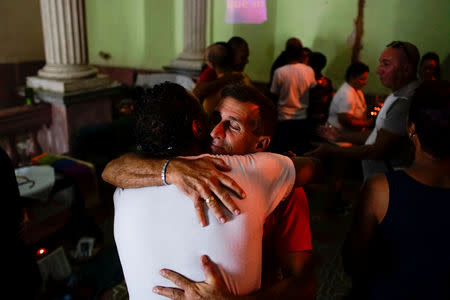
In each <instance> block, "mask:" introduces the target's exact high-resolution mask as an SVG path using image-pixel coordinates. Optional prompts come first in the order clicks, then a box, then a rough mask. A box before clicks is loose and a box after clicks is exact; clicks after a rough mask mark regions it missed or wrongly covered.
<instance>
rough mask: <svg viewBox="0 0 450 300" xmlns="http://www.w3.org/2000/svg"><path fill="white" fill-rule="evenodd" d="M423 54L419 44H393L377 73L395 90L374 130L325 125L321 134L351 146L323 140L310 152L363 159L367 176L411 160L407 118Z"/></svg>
mask: <svg viewBox="0 0 450 300" xmlns="http://www.w3.org/2000/svg"><path fill="white" fill-rule="evenodd" d="M419 59H420V55H419V50H418V49H417V47H416V46H414V45H413V44H411V43H408V42H402V41H393V42H391V43H389V44H388V45H387V46H386V48H385V49H384V51H383V52H382V53H381V55H380V58H379V62H380V64H379V66H378V68H377V73H378V75H379V77H380V80H381V83H382V84H383V85H384V86H385V87H387V88H389V89H390V90H391V91H392V93H391V94H390V95H389V96H388V97H387V98H386V100H385V101H384V105H383V107H382V108H381V110H380V112H379V113H378V115H377V117H376V120H375V127H374V128H373V129H372V130H365V131H358V132H341V131H338V130H336V129H335V128H333V127H332V128H329V127H328V126H323V127H321V128H320V130H321V136H323V137H324V138H325V139H327V140H328V141H330V142H349V143H352V146H350V147H339V146H337V145H332V144H331V143H321V144H320V145H319V146H318V147H317V148H316V149H314V150H313V151H310V152H308V153H307V155H312V156H315V157H321V158H325V157H336V158H353V159H362V170H363V175H364V179H365V180H366V179H368V178H369V177H370V176H372V175H373V174H377V173H383V172H386V171H388V170H390V169H394V168H404V167H406V166H408V165H409V164H410V163H411V160H410V157H409V155H408V154H409V153H408V152H409V148H410V147H409V144H408V142H407V132H406V119H407V114H408V110H409V105H410V97H411V95H412V94H413V93H414V90H415V89H416V87H417V86H418V85H419V81H418V80H417V66H418V63H419Z"/></svg>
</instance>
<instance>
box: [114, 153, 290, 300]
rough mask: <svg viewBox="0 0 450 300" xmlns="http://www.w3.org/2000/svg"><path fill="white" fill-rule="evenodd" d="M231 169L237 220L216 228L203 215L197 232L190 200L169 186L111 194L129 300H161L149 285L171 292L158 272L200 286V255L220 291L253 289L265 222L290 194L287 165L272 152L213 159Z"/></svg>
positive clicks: (258, 276) (257, 279) (258, 272)
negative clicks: (215, 272) (219, 279)
mask: <svg viewBox="0 0 450 300" xmlns="http://www.w3.org/2000/svg"><path fill="white" fill-rule="evenodd" d="M216 157H219V158H222V159H224V161H225V162H226V163H227V164H228V165H229V166H231V168H232V171H230V172H227V175H229V176H230V177H231V178H233V179H234V180H235V181H236V182H237V183H238V184H239V185H240V186H241V187H242V188H243V189H244V191H245V193H246V195H247V197H246V198H245V199H242V200H240V199H237V198H235V197H233V199H234V201H235V203H236V204H237V205H238V206H239V209H240V211H241V214H240V215H239V216H232V214H231V213H229V214H228V217H229V218H231V220H230V221H228V222H226V223H225V224H220V223H218V221H217V220H216V218H215V217H214V216H213V214H212V213H211V211H209V210H208V212H207V216H208V219H209V225H208V226H206V227H201V225H200V224H199V223H198V221H197V217H196V215H195V209H194V207H193V204H192V201H191V200H190V199H189V198H188V197H187V196H185V195H184V194H182V193H181V192H180V191H179V190H178V189H177V188H176V187H175V186H173V185H169V186H159V187H145V188H139V189H121V188H117V189H116V192H115V194H114V207H115V216H114V238H115V240H116V244H117V249H118V253H119V257H120V261H121V264H122V268H123V272H124V276H125V281H126V284H127V287H128V292H129V295H130V299H131V300H137V299H146V300H147V299H165V298H163V297H161V296H159V295H157V294H155V293H153V292H152V288H153V287H154V286H155V285H162V286H174V285H173V284H172V283H171V282H170V281H168V280H166V279H165V278H163V277H162V276H161V275H160V274H159V270H160V269H162V268H168V269H172V270H174V271H177V272H179V273H181V274H183V275H184V276H186V277H188V278H190V279H192V280H195V281H203V280H204V275H203V272H202V270H201V267H200V257H201V255H203V254H207V255H209V257H210V258H211V259H212V261H214V262H215V263H217V264H218V265H219V269H220V272H221V274H222V276H223V278H224V280H225V283H226V285H227V287H228V289H229V290H230V291H231V292H232V293H233V294H236V295H238V294H239V295H244V294H249V293H251V292H254V291H256V290H258V289H259V288H260V284H261V259H262V257H261V252H262V236H263V225H264V221H265V218H266V217H267V216H268V215H269V214H270V213H271V212H272V211H273V209H274V208H275V207H276V206H277V205H278V203H279V202H280V201H281V200H283V199H284V198H285V197H287V196H288V195H289V193H290V191H291V189H292V187H293V183H294V180H295V170H294V167H293V163H292V161H291V160H290V159H289V158H287V157H285V156H281V155H277V154H273V153H256V154H251V155H246V156H216Z"/></svg>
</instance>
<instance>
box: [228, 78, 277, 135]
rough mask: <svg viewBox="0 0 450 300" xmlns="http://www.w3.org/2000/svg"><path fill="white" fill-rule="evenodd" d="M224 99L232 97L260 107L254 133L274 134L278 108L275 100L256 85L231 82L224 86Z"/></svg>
mask: <svg viewBox="0 0 450 300" xmlns="http://www.w3.org/2000/svg"><path fill="white" fill-rule="evenodd" d="M221 96H222V99H224V98H226V97H231V98H233V99H236V100H238V101H240V102H244V103H245V102H250V103H253V104H255V105H256V106H258V107H259V120H255V121H256V123H255V124H254V128H253V133H254V134H255V135H258V136H261V135H267V136H272V135H273V133H274V131H275V125H276V122H277V110H276V107H275V105H274V104H273V102H272V101H271V100H270V99H269V98H267V97H266V96H265V95H264V94H263V93H261V92H260V91H259V90H257V89H256V88H254V87H251V86H246V85H239V84H231V85H227V86H226V87H224V89H223V90H222V93H221Z"/></svg>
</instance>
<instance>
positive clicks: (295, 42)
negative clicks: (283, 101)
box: [269, 37, 303, 88]
mask: <svg viewBox="0 0 450 300" xmlns="http://www.w3.org/2000/svg"><path fill="white" fill-rule="evenodd" d="M296 48H299V49H302V48H303V44H302V42H301V41H300V40H299V39H298V38H295V37H292V38H289V39H288V40H287V41H286V45H285V47H284V50H283V52H281V53H280V55H278V57H277V58H276V59H275V61H274V62H273V64H272V67H271V68H270V79H269V88H270V86H271V85H272V80H273V74H274V73H275V70H276V69H278V68H280V67H282V66H285V65H287V64H288V63H289V62H288V54H287V53H288V52H289V51H292V50H289V49H296Z"/></svg>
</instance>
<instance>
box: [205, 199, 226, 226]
mask: <svg viewBox="0 0 450 300" xmlns="http://www.w3.org/2000/svg"><path fill="white" fill-rule="evenodd" d="M205 203H206V205H207V206H208V207H209V209H210V210H211V211H212V213H213V214H214V216H216V218H217V220H218V221H219V222H220V223H225V222H226V220H227V218H226V216H225V214H224V213H223V211H222V208H221V207H220V205H219V203H217V200H216V198H215V197H214V196H212V195H211V196H209V197H207V198H206V199H205Z"/></svg>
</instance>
